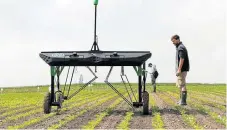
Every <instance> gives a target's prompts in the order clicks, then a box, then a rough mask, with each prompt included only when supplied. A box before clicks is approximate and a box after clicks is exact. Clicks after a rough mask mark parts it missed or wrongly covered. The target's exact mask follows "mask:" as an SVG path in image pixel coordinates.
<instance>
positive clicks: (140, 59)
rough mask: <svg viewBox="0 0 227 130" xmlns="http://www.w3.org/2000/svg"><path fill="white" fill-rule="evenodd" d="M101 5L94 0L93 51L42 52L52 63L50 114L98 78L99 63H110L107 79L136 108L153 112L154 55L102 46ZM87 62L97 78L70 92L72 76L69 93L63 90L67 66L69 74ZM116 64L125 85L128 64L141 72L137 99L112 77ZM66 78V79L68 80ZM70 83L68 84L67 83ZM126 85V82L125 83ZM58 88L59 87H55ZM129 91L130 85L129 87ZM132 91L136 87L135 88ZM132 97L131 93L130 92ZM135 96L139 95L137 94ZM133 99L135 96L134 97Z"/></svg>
mask: <svg viewBox="0 0 227 130" xmlns="http://www.w3.org/2000/svg"><path fill="white" fill-rule="evenodd" d="M97 5H98V0H94V6H95V24H94V42H93V45H92V47H91V49H90V50H89V51H51V52H41V53H40V54H39V56H40V57H41V58H42V59H43V60H44V61H45V62H46V63H47V64H48V65H49V66H50V70H51V71H50V72H51V87H50V88H51V89H50V92H48V93H47V95H46V96H45V98H44V104H43V108H44V113H45V114H49V113H50V112H51V107H52V106H57V108H58V109H60V108H62V104H63V102H64V100H69V99H71V98H72V97H73V96H75V95H76V94H78V93H79V92H80V91H81V90H83V89H84V88H85V87H86V86H88V85H89V84H91V83H92V82H93V81H95V80H96V79H97V78H98V77H97V76H96V74H95V72H97V67H98V66H110V70H109V72H108V74H107V76H106V79H105V81H104V82H105V83H106V84H107V85H108V86H109V87H111V88H112V89H113V90H114V91H115V92H116V93H117V94H118V95H119V96H120V97H122V98H123V99H124V100H125V101H126V102H127V103H128V104H129V105H130V106H131V107H132V108H139V107H143V114H145V115H146V114H149V113H150V112H149V93H148V92H147V91H146V75H147V74H146V73H147V71H146V63H145V62H146V61H147V60H148V59H149V58H150V57H151V53H150V52H149V51H101V50H99V47H98V42H97V35H96V21H97V18H96V17H97ZM77 66H85V67H86V68H87V69H88V70H89V71H90V72H91V73H92V74H93V75H94V78H93V79H91V80H90V81H89V82H87V83H85V84H82V86H81V87H80V88H79V89H78V90H77V91H76V92H74V93H72V94H70V95H69V91H70V87H71V82H72V77H73V75H72V77H71V81H70V84H69V86H68V92H66V93H65V88H64V89H63V90H62V89H61V86H60V82H59V79H60V75H61V73H62V71H63V69H64V68H66V67H68V73H67V78H68V74H69V69H70V67H73V72H74V70H75V67H77ZM90 66H94V67H95V72H93V71H92V69H91V68H90ZM114 66H118V67H121V78H122V81H123V83H124V85H125V81H124V80H123V77H125V78H126V79H127V82H128V84H129V86H130V88H131V85H130V83H129V80H128V78H127V76H126V75H125V74H124V67H125V66H132V67H133V68H134V70H135V72H136V75H137V76H138V100H136V101H135V102H132V100H131V101H129V100H128V99H127V98H126V97H125V96H124V95H123V94H122V93H120V92H119V91H118V90H117V89H116V88H115V87H114V86H113V85H112V84H111V83H110V82H109V81H108V79H109V76H110V74H111V72H112V69H113V67H114ZM67 78H66V81H67ZM65 85H66V84H65ZM125 87H126V86H125ZM55 89H57V90H55ZM126 90H127V92H128V94H129V91H128V90H130V89H127V88H126ZM131 92H132V93H133V90H132V88H131ZM129 97H130V95H129ZM134 97H135V95H134ZM130 99H131V97H130Z"/></svg>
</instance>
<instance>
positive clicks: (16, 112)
mask: <svg viewBox="0 0 227 130" xmlns="http://www.w3.org/2000/svg"><path fill="white" fill-rule="evenodd" d="M36 107H40V106H28V107H24V108H23V107H21V108H18V110H16V111H15V113H12V114H8V115H5V116H2V115H1V113H0V121H1V120H5V119H6V118H7V117H10V116H13V115H18V114H22V113H24V112H28V111H31V110H33V109H34V108H36ZM5 113H6V112H4V113H2V114H5Z"/></svg>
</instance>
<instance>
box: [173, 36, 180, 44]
mask: <svg viewBox="0 0 227 130" xmlns="http://www.w3.org/2000/svg"><path fill="white" fill-rule="evenodd" d="M171 41H172V42H173V44H174V45H177V44H179V43H180V36H178V35H173V36H172V37H171Z"/></svg>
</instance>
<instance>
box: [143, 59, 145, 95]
mask: <svg viewBox="0 0 227 130" xmlns="http://www.w3.org/2000/svg"><path fill="white" fill-rule="evenodd" d="M143 70H144V71H143V91H144V92H145V91H146V72H145V70H146V64H145V62H144V63H143Z"/></svg>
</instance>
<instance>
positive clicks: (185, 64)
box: [171, 35, 190, 105]
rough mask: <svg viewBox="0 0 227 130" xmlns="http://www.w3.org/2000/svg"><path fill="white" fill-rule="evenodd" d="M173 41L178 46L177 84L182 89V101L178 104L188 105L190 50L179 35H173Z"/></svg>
mask: <svg viewBox="0 0 227 130" xmlns="http://www.w3.org/2000/svg"><path fill="white" fill-rule="evenodd" d="M171 41H172V42H173V44H174V45H175V46H176V76H177V82H176V85H177V86H178V87H179V89H180V101H179V102H178V104H180V105H187V102H186V99H187V89H186V76H187V72H188V71H189V68H190V67H189V58H188V51H187V49H186V47H185V46H184V45H183V43H182V42H181V41H180V37H179V36H178V35H174V36H172V37H171Z"/></svg>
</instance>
